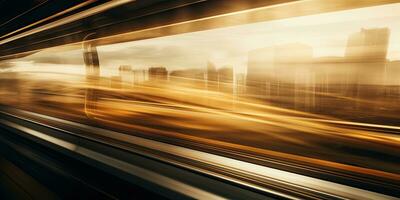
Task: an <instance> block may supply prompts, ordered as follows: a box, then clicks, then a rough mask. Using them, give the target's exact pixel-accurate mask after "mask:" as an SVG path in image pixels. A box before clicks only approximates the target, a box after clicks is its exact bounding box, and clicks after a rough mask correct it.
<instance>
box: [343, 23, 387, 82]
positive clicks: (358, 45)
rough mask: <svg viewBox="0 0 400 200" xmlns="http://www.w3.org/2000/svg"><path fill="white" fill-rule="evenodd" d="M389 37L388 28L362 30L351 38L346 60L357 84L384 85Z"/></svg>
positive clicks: (348, 43) (348, 42)
mask: <svg viewBox="0 0 400 200" xmlns="http://www.w3.org/2000/svg"><path fill="white" fill-rule="evenodd" d="M389 36H390V30H389V29H388V28H374V29H361V30H360V31H359V32H356V33H353V34H351V35H350V36H349V38H348V41H347V46H346V51H345V59H346V61H347V62H348V63H349V68H350V69H352V70H353V71H354V72H353V75H354V77H353V79H354V81H355V84H364V85H365V84H367V85H382V84H384V73H385V63H386V56H387V50H388V44H389Z"/></svg>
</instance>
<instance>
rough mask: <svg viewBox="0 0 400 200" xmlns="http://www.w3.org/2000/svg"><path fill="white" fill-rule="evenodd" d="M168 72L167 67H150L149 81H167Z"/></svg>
mask: <svg viewBox="0 0 400 200" xmlns="http://www.w3.org/2000/svg"><path fill="white" fill-rule="evenodd" d="M167 79H168V71H167V69H166V68H165V67H150V68H149V80H150V81H153V80H167Z"/></svg>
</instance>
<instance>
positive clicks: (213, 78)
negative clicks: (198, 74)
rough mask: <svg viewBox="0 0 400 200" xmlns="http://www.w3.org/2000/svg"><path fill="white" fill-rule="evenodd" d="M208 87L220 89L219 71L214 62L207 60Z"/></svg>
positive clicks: (209, 88)
mask: <svg viewBox="0 0 400 200" xmlns="http://www.w3.org/2000/svg"><path fill="white" fill-rule="evenodd" d="M207 89H208V90H217V89H218V72H217V68H216V66H215V64H214V63H212V62H210V61H209V62H207Z"/></svg>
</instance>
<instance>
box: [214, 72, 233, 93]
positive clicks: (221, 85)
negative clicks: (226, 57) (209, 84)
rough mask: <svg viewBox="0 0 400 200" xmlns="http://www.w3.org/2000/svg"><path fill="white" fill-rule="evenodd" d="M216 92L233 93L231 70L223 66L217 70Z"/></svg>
mask: <svg viewBox="0 0 400 200" xmlns="http://www.w3.org/2000/svg"><path fill="white" fill-rule="evenodd" d="M218 90H219V91H220V92H226V93H233V68H232V67H230V66H225V67H223V68H220V69H218Z"/></svg>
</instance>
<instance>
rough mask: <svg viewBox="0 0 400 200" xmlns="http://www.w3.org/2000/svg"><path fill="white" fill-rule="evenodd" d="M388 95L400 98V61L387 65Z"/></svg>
mask: <svg viewBox="0 0 400 200" xmlns="http://www.w3.org/2000/svg"><path fill="white" fill-rule="evenodd" d="M385 85H386V95H390V96H396V97H400V60H396V61H391V62H387V63H386V75H385Z"/></svg>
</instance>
